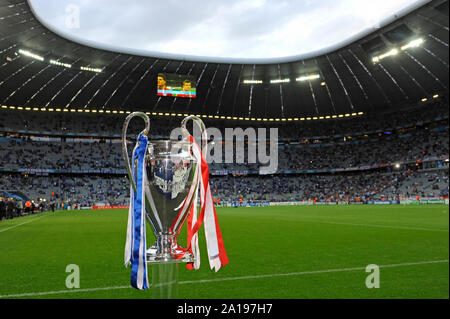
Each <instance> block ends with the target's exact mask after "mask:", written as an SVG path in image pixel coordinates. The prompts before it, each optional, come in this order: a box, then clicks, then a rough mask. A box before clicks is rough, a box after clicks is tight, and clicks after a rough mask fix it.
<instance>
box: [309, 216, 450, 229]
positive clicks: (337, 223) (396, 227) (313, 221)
mask: <svg viewBox="0 0 450 319" xmlns="http://www.w3.org/2000/svg"><path fill="white" fill-rule="evenodd" d="M302 221H304V222H306V223H318V224H335V225H350V226H363V227H378V228H392V229H408V230H425V231H437V232H448V231H449V230H448V229H432V228H421V227H407V226H389V225H374V224H355V223H343V222H324V221H318V220H306V219H305V220H302Z"/></svg>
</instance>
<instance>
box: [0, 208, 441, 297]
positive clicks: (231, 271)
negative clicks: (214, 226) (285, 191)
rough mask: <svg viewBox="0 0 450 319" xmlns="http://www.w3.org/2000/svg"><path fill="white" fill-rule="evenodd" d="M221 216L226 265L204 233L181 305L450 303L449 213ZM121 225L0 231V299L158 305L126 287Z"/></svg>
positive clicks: (292, 211)
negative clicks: (369, 280) (70, 284)
mask: <svg viewBox="0 0 450 319" xmlns="http://www.w3.org/2000/svg"><path fill="white" fill-rule="evenodd" d="M217 211H218V217H219V222H220V226H221V229H222V234H223V237H224V242H225V247H226V250H227V253H228V256H229V259H230V263H229V264H228V265H227V266H226V267H223V268H222V269H221V270H220V271H219V272H217V273H215V272H214V271H212V270H210V269H209V264H208V261H207V258H206V257H207V256H206V245H205V242H204V231H203V227H202V228H201V229H200V250H201V267H200V270H197V271H189V270H187V269H186V268H185V266H184V265H180V267H179V269H178V272H179V277H178V281H179V284H178V298H180V299H190V298H208V299H210V298H214V299H215V298H219V299H220V298H246V299H247V298H249V299H251V298H270V299H277V298H285V299H303V298H449V264H448V259H449V215H448V214H449V207H448V205H420V206H400V205H393V206H390V205H389V206H388V205H386V206H381V205H380V206H371V205H359V206H357V205H355V206H280V207H265V208H261V207H259V208H256V207H255V208H218V209H217ZM126 222H127V211H126V210H110V211H106V210H105V211H58V212H55V213H43V214H38V215H32V216H26V217H22V218H17V219H14V220H7V221H2V222H0V299H1V298H152V297H154V296H153V292H152V288H150V289H149V290H147V291H138V290H135V289H133V288H131V287H130V285H129V281H130V268H125V267H124V265H123V253H124V244H125V232H126ZM149 228H150V227H147V233H148V237H147V241H148V244H149V245H150V244H152V243H153V240H154V236H153V234H152V232H151V230H150V229H149ZM185 233H186V230H185V228H184V229H183V230H182V234H181V236H180V239H179V242H180V244H181V245H182V246H185V244H186V239H185V238H186V235H185ZM69 264H76V265H78V266H79V269H80V289H78V290H77V289H68V288H66V285H65V282H66V278H67V276H68V275H69V273H66V266H67V265H69ZM369 264H376V265H379V266H380V288H373V289H368V288H367V287H366V285H365V281H366V277H367V276H368V275H369V273H366V271H365V267H366V266H367V265H369ZM149 273H150V278H149V280H150V282H151V280H152V279H151V270H150V271H149Z"/></svg>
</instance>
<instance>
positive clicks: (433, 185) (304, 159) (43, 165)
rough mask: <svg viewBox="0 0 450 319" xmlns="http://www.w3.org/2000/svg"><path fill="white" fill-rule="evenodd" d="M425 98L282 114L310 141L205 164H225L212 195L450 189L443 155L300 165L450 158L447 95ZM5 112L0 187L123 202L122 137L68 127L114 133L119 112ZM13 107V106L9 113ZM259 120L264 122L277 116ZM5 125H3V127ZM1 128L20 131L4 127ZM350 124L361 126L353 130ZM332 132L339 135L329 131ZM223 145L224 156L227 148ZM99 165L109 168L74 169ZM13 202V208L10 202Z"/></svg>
mask: <svg viewBox="0 0 450 319" xmlns="http://www.w3.org/2000/svg"><path fill="white" fill-rule="evenodd" d="M425 108H426V109H425ZM425 108H424V107H422V108H415V109H411V110H406V111H398V112H395V113H392V114H379V115H373V114H372V115H371V116H370V117H369V116H367V117H366V116H364V117H355V118H351V117H350V118H348V119H346V118H344V119H339V120H330V121H304V122H298V123H294V124H292V123H288V122H283V123H281V122H280V123H278V124H279V137H285V138H286V137H288V138H296V139H303V138H307V139H308V140H309V141H307V142H302V141H300V142H299V141H298V140H296V141H295V142H294V141H280V143H279V148H278V174H277V175H268V176H264V175H260V176H255V175H248V176H235V175H239V173H238V172H239V171H246V170H257V169H258V168H259V167H260V166H264V165H265V164H260V163H255V164H249V163H248V162H244V163H242V164H239V163H223V162H222V163H211V164H210V171H215V170H217V171H219V170H227V171H228V175H226V176H215V175H214V176H213V175H211V189H212V190H213V196H214V197H215V198H219V199H221V200H222V202H233V201H238V200H240V199H245V200H246V201H273V200H278V201H284V200H310V199H315V200H319V201H355V200H357V199H359V200H361V201H365V200H376V199H381V198H385V199H393V198H398V196H404V197H411V196H423V197H427V196H428V197H446V196H447V197H448V164H447V166H446V169H440V170H436V171H430V172H427V173H425V174H428V175H424V174H422V173H420V172H417V171H412V172H411V170H407V169H406V166H405V167H402V169H401V170H397V171H394V172H389V171H388V170H377V171H373V170H368V171H363V172H353V173H348V172H347V173H339V174H338V173H336V174H325V173H322V174H304V172H305V171H306V170H326V169H333V168H352V167H361V166H370V165H373V164H382V163H391V164H393V163H407V162H413V163H414V162H416V161H417V162H421V161H422V160H423V159H424V158H431V157H440V158H447V161H448V154H449V136H448V100H447V98H446V97H442V98H440V99H438V100H436V101H434V103H430V104H429V105H427V106H426V107H425ZM0 111H1V112H3V110H0ZM5 112H6V113H5V114H6V115H8V114H9V115H10V116H6V117H5V116H2V117H0V172H1V171H3V172H1V173H0V191H2V190H20V191H22V192H23V193H25V194H27V195H29V196H30V198H35V199H36V200H35V201H34V205H39V207H40V208H41V209H44V208H45V207H46V205H49V203H53V205H55V203H57V205H58V208H60V207H61V205H65V206H63V207H67V206H69V207H74V206H75V205H76V206H77V207H89V206H93V205H96V204H127V203H128V197H129V182H128V179H127V177H126V176H125V167H124V161H123V158H122V150H121V144H120V140H117V139H112V138H107V139H99V138H95V137H91V138H89V137H88V136H87V135H84V137H83V139H80V136H78V139H77V138H74V136H70V137H69V136H68V135H65V134H66V133H83V134H90V133H92V134H94V133H96V134H97V133H99V134H110V135H114V134H116V135H117V134H120V131H121V126H122V123H123V121H122V120H118V119H119V117H118V116H119V115H117V114H116V115H106V114H104V116H99V115H98V114H97V115H93V114H84V113H81V114H77V113H71V112H64V113H58V114H57V113H53V114H49V113H46V112H42V113H40V112H36V113H34V114H31V113H30V112H23V111H22V112H18V111H10V110H7V111H5ZM14 112H15V113H14ZM13 113H14V114H15V115H14V116H12V115H11V114H13ZM2 114H3V113H2ZM178 122H179V119H178V118H170V119H167V118H166V119H163V118H158V119H157V120H156V121H153V122H152V128H151V133H152V134H154V135H167V134H169V129H171V128H174V127H176V126H178V125H179V123H178ZM205 122H207V125H208V126H215V127H218V128H221V129H223V128H224V127H225V126H226V125H227V124H230V123H232V122H227V121H217V120H211V121H210V119H207V120H205ZM241 123H245V122H241ZM241 123H238V124H241ZM424 123H425V124H424ZM132 124H133V125H134V126H133V125H131V131H132V132H133V131H134V132H136V133H137V132H139V131H141V130H142V123H141V122H140V121H133V122H132ZM234 124H236V123H234ZM258 124H260V123H258ZM278 124H277V125H278ZM264 125H267V127H269V126H271V125H275V124H273V123H272V124H271V123H266V124H264ZM244 128H245V127H244ZM400 128H409V129H400ZM2 130H3V132H4V133H1V132H2ZM7 130H9V131H11V130H17V132H16V133H13V134H11V132H8V133H5V132H6V131H7ZM19 130H25V131H28V133H29V132H30V131H41V132H42V131H48V132H54V133H58V134H61V135H60V136H59V137H57V138H50V139H49V138H43V139H42V136H41V138H40V139H39V138H38V139H36V138H35V137H36V135H31V134H21V133H23V132H19ZM356 132H359V133H361V132H366V133H368V134H365V133H363V134H354V133H356ZM386 132H388V133H386ZM2 134H3V135H2ZM336 134H344V135H343V136H340V137H338V138H333V136H334V135H336ZM2 136H3V137H2ZM317 136H319V137H325V138H317ZM75 137H76V136H75ZM327 137H328V138H327ZM311 140H315V141H314V142H311ZM246 148H247V145H246ZM222 153H223V154H222V155H223V157H225V152H222ZM246 155H247V154H246ZM440 166H441V163H439V167H440ZM436 167H437V166H436ZM29 169H50V170H58V172H56V173H54V172H50V173H49V172H47V173H43V174H46V176H42V175H33V173H36V172H33V173H31V172H30V171H28V170H29ZM100 169H101V170H104V169H109V170H112V171H110V172H103V173H100V172H90V173H81V172H80V171H88V170H100ZM20 170H22V171H20ZM61 170H72V172H68V171H65V172H63V171H61ZM113 170H116V172H113ZM285 170H289V171H296V172H297V173H295V174H292V175H286V174H285V173H283V171H285ZM76 171H78V173H77V172H76ZM0 196H1V195H0ZM13 204H14V207H15V208H14V209H11V208H10V209H7V207H12V206H13ZM23 205H24V203H22V202H20V201H18V200H16V199H12V198H10V199H9V198H2V199H1V200H0V214H1V215H0V216H1V218H11V217H14V216H19V215H21V214H22V213H23V212H24V211H25V210H24V208H23V207H24V206H23ZM2 207H4V208H2ZM33 211H34V210H33Z"/></svg>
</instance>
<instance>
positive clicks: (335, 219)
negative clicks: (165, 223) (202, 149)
mask: <svg viewBox="0 0 450 319" xmlns="http://www.w3.org/2000/svg"><path fill="white" fill-rule="evenodd" d="M33 2H35V1H26V0H0V299H15V298H18V299H34V298H36V299H43V298H50V299H59V298H69V299H97V298H100V299H124V298H133V299H140V298H143V299H150V298H159V297H161V295H158V294H157V293H158V289H156V288H155V287H153V289H152V287H150V289H149V290H137V289H133V288H132V287H131V285H130V268H125V266H124V263H123V258H124V257H123V255H124V246H125V239H126V237H127V216H128V211H129V209H128V208H129V204H130V187H131V186H130V180H129V178H128V175H127V169H126V166H125V161H124V158H123V154H122V152H123V147H122V144H121V142H122V135H121V134H122V128H123V124H124V121H125V119H126V118H127V116H129V115H130V114H132V113H133V112H142V113H144V114H146V115H147V116H148V117H149V118H150V123H151V124H150V130H149V133H148V139H149V143H152V141H158V140H165V139H168V138H169V137H170V135H171V132H172V129H174V128H176V127H180V123H181V122H182V120H183V119H184V118H185V117H187V116H195V117H197V118H200V119H201V120H202V121H203V123H204V124H205V126H206V128H214V129H215V130H214V132H215V134H213V135H214V137H212V136H210V135H209V136H208V138H209V139H208V142H209V143H208V145H209V146H210V148H213V149H214V154H209V153H208V154H207V155H208V156H211V157H214V159H215V160H214V161H209V160H208V166H209V183H210V189H211V194H212V200H213V201H214V204H215V207H216V212H217V218H218V221H219V222H220V230H221V233H222V235H223V240H224V244H225V247H226V251H227V255H228V258H229V263H228V264H227V265H226V266H225V267H222V268H221V269H220V271H218V272H215V271H214V270H211V269H210V267H209V265H208V254H207V253H206V250H204V248H205V245H206V244H207V243H206V240H205V235H204V233H203V230H202V231H200V232H199V236H198V240H199V246H200V251H201V252H202V253H201V255H200V260H201V265H202V267H200V269H198V270H189V269H186V268H185V267H184V265H183V264H178V266H177V268H176V269H177V270H176V271H177V275H176V276H177V280H176V287H175V288H174V289H175V291H176V293H173V292H172V297H173V296H175V297H176V298H179V299H191V298H193V299H241V298H242V299H416V298H417V299H429V298H433V299H448V298H449V265H448V260H449V233H448V232H449V215H448V213H449V206H448V205H449V202H448V198H449V179H448V177H449V175H448V169H449V133H448V132H449V92H448V86H449V80H448V78H449V77H448V75H449V50H448V43H449V7H448V1H442V0H432V1H417V2H415V6H411V7H408V10H403V11H401V12H400V13H398V14H395V15H393V17H392V18H389V19H388V20H387V21H385V22H384V23H383V24H382V25H380V26H379V27H378V28H374V29H370V32H364V33H361V34H358V35H356V36H354V37H352V38H350V39H348V40H347V41H346V42H344V43H342V44H340V45H337V46H330V47H329V48H328V49H324V50H322V51H320V50H319V51H314V52H312V53H310V54H303V55H292V56H288V57H283V58H268V59H260V58H223V57H214V56H212V57H207V56H195V55H187V54H186V55H176V54H171V53H168V54H164V53H161V54H159V53H154V52H149V53H145V52H143V51H134V52H133V51H132V50H119V49H114V48H111V47H107V46H104V47H101V46H100V45H97V44H95V43H91V42H89V41H85V42H83V41H80V40H79V39H77V38H71V37H70V36H67V35H66V34H64V33H63V32H59V31H58V30H56V29H54V28H53V27H52V26H50V24H49V23H47V22H45V21H44V19H42V18H41V17H40V16H39V15H38V13H37V11H36V8H35V7H33ZM74 2H76V1H74ZM160 77H161V78H162V79H163V80H164V81H165V82H167V83H168V85H172V87H171V88H169V89H167V88H165V87H164V86H163V85H161V86H160V83H159V78H160ZM180 79H181V80H180ZM178 82H180V84H179V88H174V87H176V83H178ZM174 83H175V84H174ZM143 125H144V124H143V122H142V121H138V120H133V121H132V122H130V127H129V130H128V138H129V139H130V141H129V145H128V149H132V145H134V144H135V143H136V139H137V138H138V134H139V132H141V130H142V129H143ZM237 128H240V129H242V131H243V132H245V133H246V134H245V137H244V138H243V139H242V140H240V139H239V138H238V137H237V136H236V135H235V136H233V135H231V137H230V136H229V135H227V130H229V129H234V132H235V133H236V132H237V131H236V129H237ZM255 128H256V129H255ZM275 129H276V130H275ZM259 130H264V131H267V134H266V135H263V136H261V135H260V134H258V135H257V136H256V139H255V140H253V142H252V141H251V132H253V131H255V132H258V133H259V132H260V131H259ZM272 131H276V132H277V140H276V141H273V140H271V136H269V133H268V132H272ZM209 132H210V131H208V134H209ZM219 133H220V134H219ZM218 135H221V137H218ZM239 143H242V147H243V149H244V151H245V152H244V154H245V156H244V157H240V156H238V154H231V155H229V153H228V151H227V147H230V150H233V149H234V148H236V147H237V145H238V144H239ZM254 144H258V150H259V148H260V147H261V145H264V146H266V145H267V146H268V148H270V147H272V148H274V152H275V153H276V154H277V157H276V160H277V166H276V169H275V170H273V171H270V170H267V166H268V164H267V161H263V160H259V159H256V160H252V158H251V156H250V155H249V154H250V153H251V151H252V150H255V149H256V146H255V145H254ZM233 147H234V148H233ZM272 148H270V149H271V150H272ZM264 149H265V148H264ZM200 203H201V202H200ZM144 223H145V222H144ZM186 227H188V226H187V225H184V226H183V229H182V230H181V233H180V235H179V237H178V243H179V244H180V245H181V246H183V247H184V246H186V242H187V240H188V239H187V236H188V237H189V234H188V235H186V232H187V231H186ZM205 227H206V226H205ZM146 232H147V237H148V238H147V244H149V246H150V245H151V244H150V243H152V242H153V241H155V235H154V233H153V232H152V230H151V228H150V227H147V230H146ZM219 233H220V231H219ZM189 238H190V237H189ZM69 265H76V266H77V267H79V274H80V280H79V283H80V284H79V286H76V287H69V286H68V285H67V278H68V276H70V271H69V270H68V269H69V268H70V267H69V268H68V266H69ZM369 265H376V267H377V269H378V268H379V285H378V286H376V287H369V286H370V285H368V284H367V280H366V279H367V278H368V276H369V275H370V271H368V270H367V268H366V267H368V266H369ZM149 267H152V266H149ZM154 274H155V273H153V275H154ZM149 280H150V282H151V281H152V273H151V269H150V270H149ZM159 292H160V291H159Z"/></svg>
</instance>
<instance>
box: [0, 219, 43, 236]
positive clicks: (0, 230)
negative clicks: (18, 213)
mask: <svg viewBox="0 0 450 319" xmlns="http://www.w3.org/2000/svg"><path fill="white" fill-rule="evenodd" d="M46 216H48V215H44V216H39V217H37V218H33V219H31V220H28V221H26V222H23V223H20V224H17V225H14V226H11V227H7V228H5V229H0V233H3V232H5V231H7V230H10V229H13V228H16V227H19V226H22V225H25V224H28V223H31V222H34V221H35V220H38V219H41V218H43V217H46Z"/></svg>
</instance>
